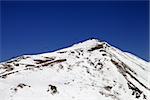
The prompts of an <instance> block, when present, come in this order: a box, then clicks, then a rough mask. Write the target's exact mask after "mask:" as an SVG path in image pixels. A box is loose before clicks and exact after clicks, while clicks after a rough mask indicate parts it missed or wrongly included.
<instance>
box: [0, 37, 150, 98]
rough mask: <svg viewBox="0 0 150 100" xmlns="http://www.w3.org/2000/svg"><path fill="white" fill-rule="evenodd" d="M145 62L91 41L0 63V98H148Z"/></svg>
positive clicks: (149, 87) (149, 80) (148, 70)
mask: <svg viewBox="0 0 150 100" xmlns="http://www.w3.org/2000/svg"><path fill="white" fill-rule="evenodd" d="M149 75H150V65H149V63H148V62H145V61H143V60H141V59H139V58H137V57H135V56H134V55H132V54H130V53H126V52H123V51H120V50H118V49H117V48H114V47H112V46H110V45H109V44H107V43H106V42H100V41H98V40H96V39H91V40H87V41H85V42H82V43H79V44H75V45H73V46H72V47H69V48H65V49H62V50H58V51H55V52H52V53H44V54H38V55H24V56H21V57H18V58H15V59H12V60H9V61H7V62H2V63H0V98H1V99H0V100H150V77H149Z"/></svg>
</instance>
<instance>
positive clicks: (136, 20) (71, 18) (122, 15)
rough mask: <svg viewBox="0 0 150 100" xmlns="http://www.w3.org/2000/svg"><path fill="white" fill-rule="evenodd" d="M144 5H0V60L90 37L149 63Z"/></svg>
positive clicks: (146, 8)
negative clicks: (0, 25) (0, 29)
mask: <svg viewBox="0 0 150 100" xmlns="http://www.w3.org/2000/svg"><path fill="white" fill-rule="evenodd" d="M148 6H149V5H148V1H147V2H146V1H145V2H142V1H134V2H131V1H126V2H125V1H121V2H119V1H112V2H110V1H108V2H104V1H103V2H102V1H100V2H81V1H79V2H73V1H72V2H64V1H62V2H58V1H57V2H52V1H51V2H38V1H34V2H31V1H29V2H17V1H12V2H11V1H10V2H1V21H2V22H1V24H2V27H1V28H2V31H1V39H2V40H1V44H0V45H1V54H0V57H1V60H0V61H5V60H8V59H10V58H12V57H16V56H19V55H23V54H37V53H42V52H50V51H54V50H57V49H60V48H63V47H67V46H70V45H72V44H74V43H78V42H79V41H83V40H85V39H88V38H93V37H94V38H98V39H100V40H104V41H107V42H108V43H110V44H111V45H113V46H116V47H118V48H119V49H121V50H124V51H128V52H131V53H133V54H135V55H137V56H139V57H140V58H142V59H145V60H147V61H148V55H149V54H148V49H149V48H148V36H149V11H148V10H149V8H148Z"/></svg>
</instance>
